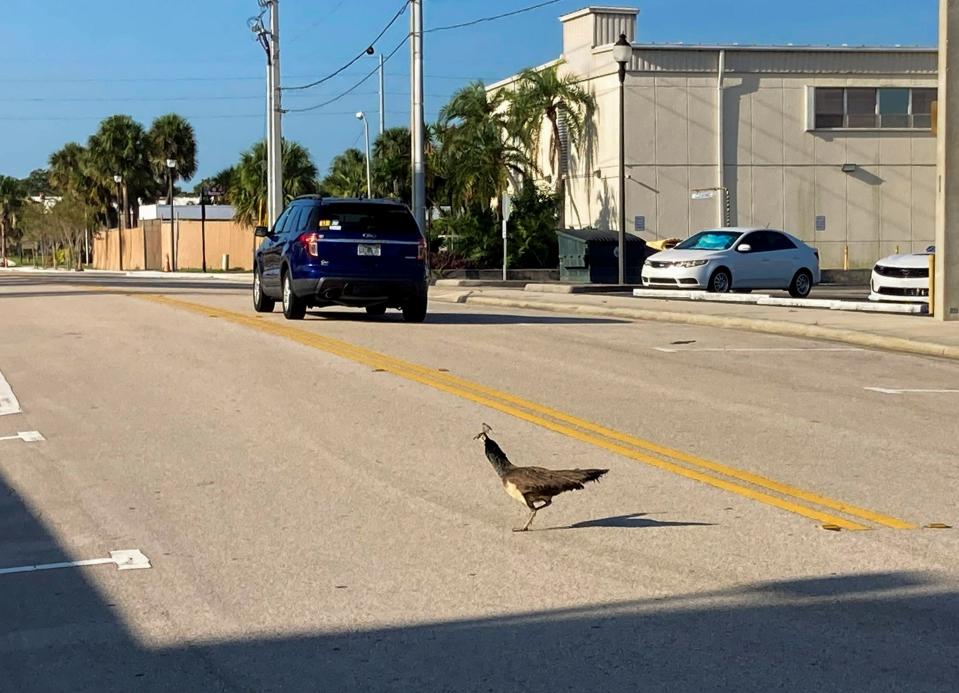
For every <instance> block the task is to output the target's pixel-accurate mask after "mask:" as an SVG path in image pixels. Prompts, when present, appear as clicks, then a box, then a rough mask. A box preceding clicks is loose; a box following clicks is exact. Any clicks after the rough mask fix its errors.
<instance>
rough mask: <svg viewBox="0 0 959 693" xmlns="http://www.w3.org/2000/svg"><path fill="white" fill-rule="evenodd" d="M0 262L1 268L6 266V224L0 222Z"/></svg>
mask: <svg viewBox="0 0 959 693" xmlns="http://www.w3.org/2000/svg"><path fill="white" fill-rule="evenodd" d="M0 260H3V265H2V266H3V267H6V265H7V222H6V221H0Z"/></svg>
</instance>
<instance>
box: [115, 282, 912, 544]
mask: <svg viewBox="0 0 959 693" xmlns="http://www.w3.org/2000/svg"><path fill="white" fill-rule="evenodd" d="M128 295H131V296H136V297H139V298H144V299H147V300H150V301H153V302H155V303H160V304H163V305H167V306H171V307H174V308H180V309H183V310H188V311H191V312H194V313H199V314H201V315H207V316H210V317H217V318H221V319H224V320H228V321H229V322H232V323H235V324H238V325H244V326H246V327H250V328H253V329H255V330H259V331H261V332H266V333H269V334H273V335H276V336H278V337H284V338H286V339H290V340H292V341H294V342H297V343H299V344H303V345H305V346H309V347H313V348H315V349H320V350H322V351H325V352H327V353H330V354H334V355H336V356H340V357H342V358H345V359H348V360H350V361H354V362H356V363H362V364H364V365H367V366H370V367H372V368H375V369H380V370H383V371H386V372H389V373H393V374H394V375H397V376H399V377H401V378H405V379H407V380H411V381H413V382H417V383H421V384H423V385H427V386H429V387H432V388H434V389H436V390H440V391H442V392H446V393H449V394H451V395H455V396H457V397H461V398H463V399H466V400H469V401H471V402H475V403H477V404H481V405H483V406H486V407H489V408H491V409H496V410H497V411H501V412H503V413H504V414H509V415H510V416H514V417H516V418H518V419H522V420H523V421H528V422H529V423H532V424H536V425H537V426H541V427H542V428H546V429H548V430H550V431H554V432H556V433H560V434H562V435H565V436H568V437H570V438H573V439H575V440H579V441H582V442H584V443H589V444H590V445H595V446H596V447H599V448H602V449H604V450H608V451H609V452H614V453H616V454H618V455H622V456H623V457H627V458H629V459H632V460H636V461H637V462H642V463H644V464H648V465H651V466H653V467H658V468H659V469H663V470H666V471H669V472H672V473H674V474H678V475H680V476H683V477H686V478H688V479H694V480H695V481H700V482H702V483H704V484H709V485H710V486H714V487H716V488H721V489H723V490H725V491H730V492H731V493H735V494H738V495H740V496H743V497H745V498H749V499H751V500H755V501H759V502H760V503H765V504H767V505H771V506H774V507H777V508H780V509H782V510H787V511H789V512H792V513H796V514H797V515H802V516H803V517H807V518H809V519H812V520H816V521H817V522H820V523H822V524H824V525H833V526H836V527H839V528H842V529H850V530H862V529H870V528H871V527H870V526H869V525H866V524H863V521H864V522H869V523H872V524H873V525H878V526H881V527H890V528H893V529H915V528H916V525H914V524H912V523H910V522H906V521H904V520H900V519H898V518H895V517H890V516H889V515H884V514H882V513H878V512H874V511H872V510H867V509H865V508H860V507H858V506H856V505H852V504H850V503H844V502H842V501H838V500H834V499H832V498H827V497H826V496H822V495H819V494H817V493H812V492H810V491H805V490H803V489H799V488H796V487H794V486H790V485H788V484H784V483H780V482H778V481H774V480H772V479H768V478H766V477H763V476H760V475H758V474H753V473H752V472H748V471H745V470H741V469H736V468H734V467H729V466H727V465H724V464H720V463H718V462H712V461H710V460H706V459H703V458H701V457H697V456H695V455H691V454H689V453H685V452H682V451H680V450H674V449H672V448H668V447H665V446H662V445H658V444H656V443H653V442H651V441H648V440H644V439H642V438H637V437H635V436H631V435H628V434H626V433H622V432H620V431H615V430H613V429H610V428H606V427H605V426H601V425H599V424H596V423H593V422H590V421H586V420H584V419H580V418H577V417H575V416H571V415H569V414H566V413H564V412H561V411H558V410H556V409H553V408H551V407H547V406H544V405H541V404H537V403H536V402H531V401H529V400H526V399H523V398H521V397H516V396H514V395H511V394H509V393H506V392H501V391H499V390H494V389H492V388H489V387H486V386H484V385H480V384H478V383H474V382H472V381H469V380H465V379H463V378H459V377H456V376H454V375H452V374H450V373H446V372H444V371H437V370H436V369H434V368H428V367H426V366H421V365H419V364H415V363H410V362H408V361H403V360H401V359H397V358H394V357H392V356H388V355H386V354H383V353H380V352H377V351H372V350H370V349H366V348H364V347H361V346H358V345H356V344H351V343H349V342H344V341H342V340H339V339H333V338H331V337H325V336H323V335H320V334H317V333H315V332H311V331H308V330H304V329H301V328H298V327H293V326H291V325H290V324H289V323H281V322H277V321H274V320H271V319H269V318H266V317H264V316H256V315H249V314H244V313H238V312H235V311H230V310H224V309H222V308H216V307H212V306H209V305H204V304H201V303H193V302H189V301H182V300H179V299H175V298H170V297H169V296H160V295H155V294H128ZM737 482H741V483H737ZM744 484H748V486H747V485H744ZM774 494H778V495H774ZM830 511H832V512H830ZM833 513H839V514H833ZM843 516H845V517H843ZM849 518H855V520H853V519H849ZM857 520H858V521H857Z"/></svg>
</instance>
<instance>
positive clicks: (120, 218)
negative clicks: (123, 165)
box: [113, 173, 125, 272]
mask: <svg viewBox="0 0 959 693" xmlns="http://www.w3.org/2000/svg"><path fill="white" fill-rule="evenodd" d="M113 182H114V183H116V184H117V255H118V257H119V259H120V260H119V261H120V271H121V272H122V271H123V227H124V223H123V222H124V221H125V220H124V218H123V217H124V216H125V215H124V214H123V199H122V198H121V192H120V184H121V183H123V176H121V175H120V174H119V173H117V174H116V175H114V176H113Z"/></svg>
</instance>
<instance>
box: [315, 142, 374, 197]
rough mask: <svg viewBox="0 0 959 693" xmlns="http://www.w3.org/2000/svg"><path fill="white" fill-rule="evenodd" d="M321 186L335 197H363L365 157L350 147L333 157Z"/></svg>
mask: <svg viewBox="0 0 959 693" xmlns="http://www.w3.org/2000/svg"><path fill="white" fill-rule="evenodd" d="M323 187H324V188H326V189H327V190H329V192H330V194H331V195H335V196H337V197H363V196H364V195H365V194H366V157H365V156H364V155H363V152H361V151H360V150H359V149H355V148H350V149H347V150H346V151H345V152H343V153H342V154H337V155H336V156H335V157H333V161H332V162H331V163H330V172H329V174H327V176H326V178H324V179H323Z"/></svg>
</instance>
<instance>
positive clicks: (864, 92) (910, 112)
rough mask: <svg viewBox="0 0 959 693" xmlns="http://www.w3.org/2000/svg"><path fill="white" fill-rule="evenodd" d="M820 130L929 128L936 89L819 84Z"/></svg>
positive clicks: (816, 123)
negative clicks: (844, 86) (822, 85)
mask: <svg viewBox="0 0 959 693" xmlns="http://www.w3.org/2000/svg"><path fill="white" fill-rule="evenodd" d="M813 93H814V99H815V101H814V103H815V109H814V113H815V120H814V124H813V127H814V128H815V129H817V130H819V129H827V130H836V129H851V130H857V129H859V130H874V129H877V128H893V129H911V128H912V129H929V127H930V126H931V119H930V112H931V110H932V106H931V105H932V102H933V101H934V100H935V98H936V90H935V89H923V88H918V87H916V88H909V87H880V88H873V87H846V88H842V87H816V88H815V89H814V90H813Z"/></svg>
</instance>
